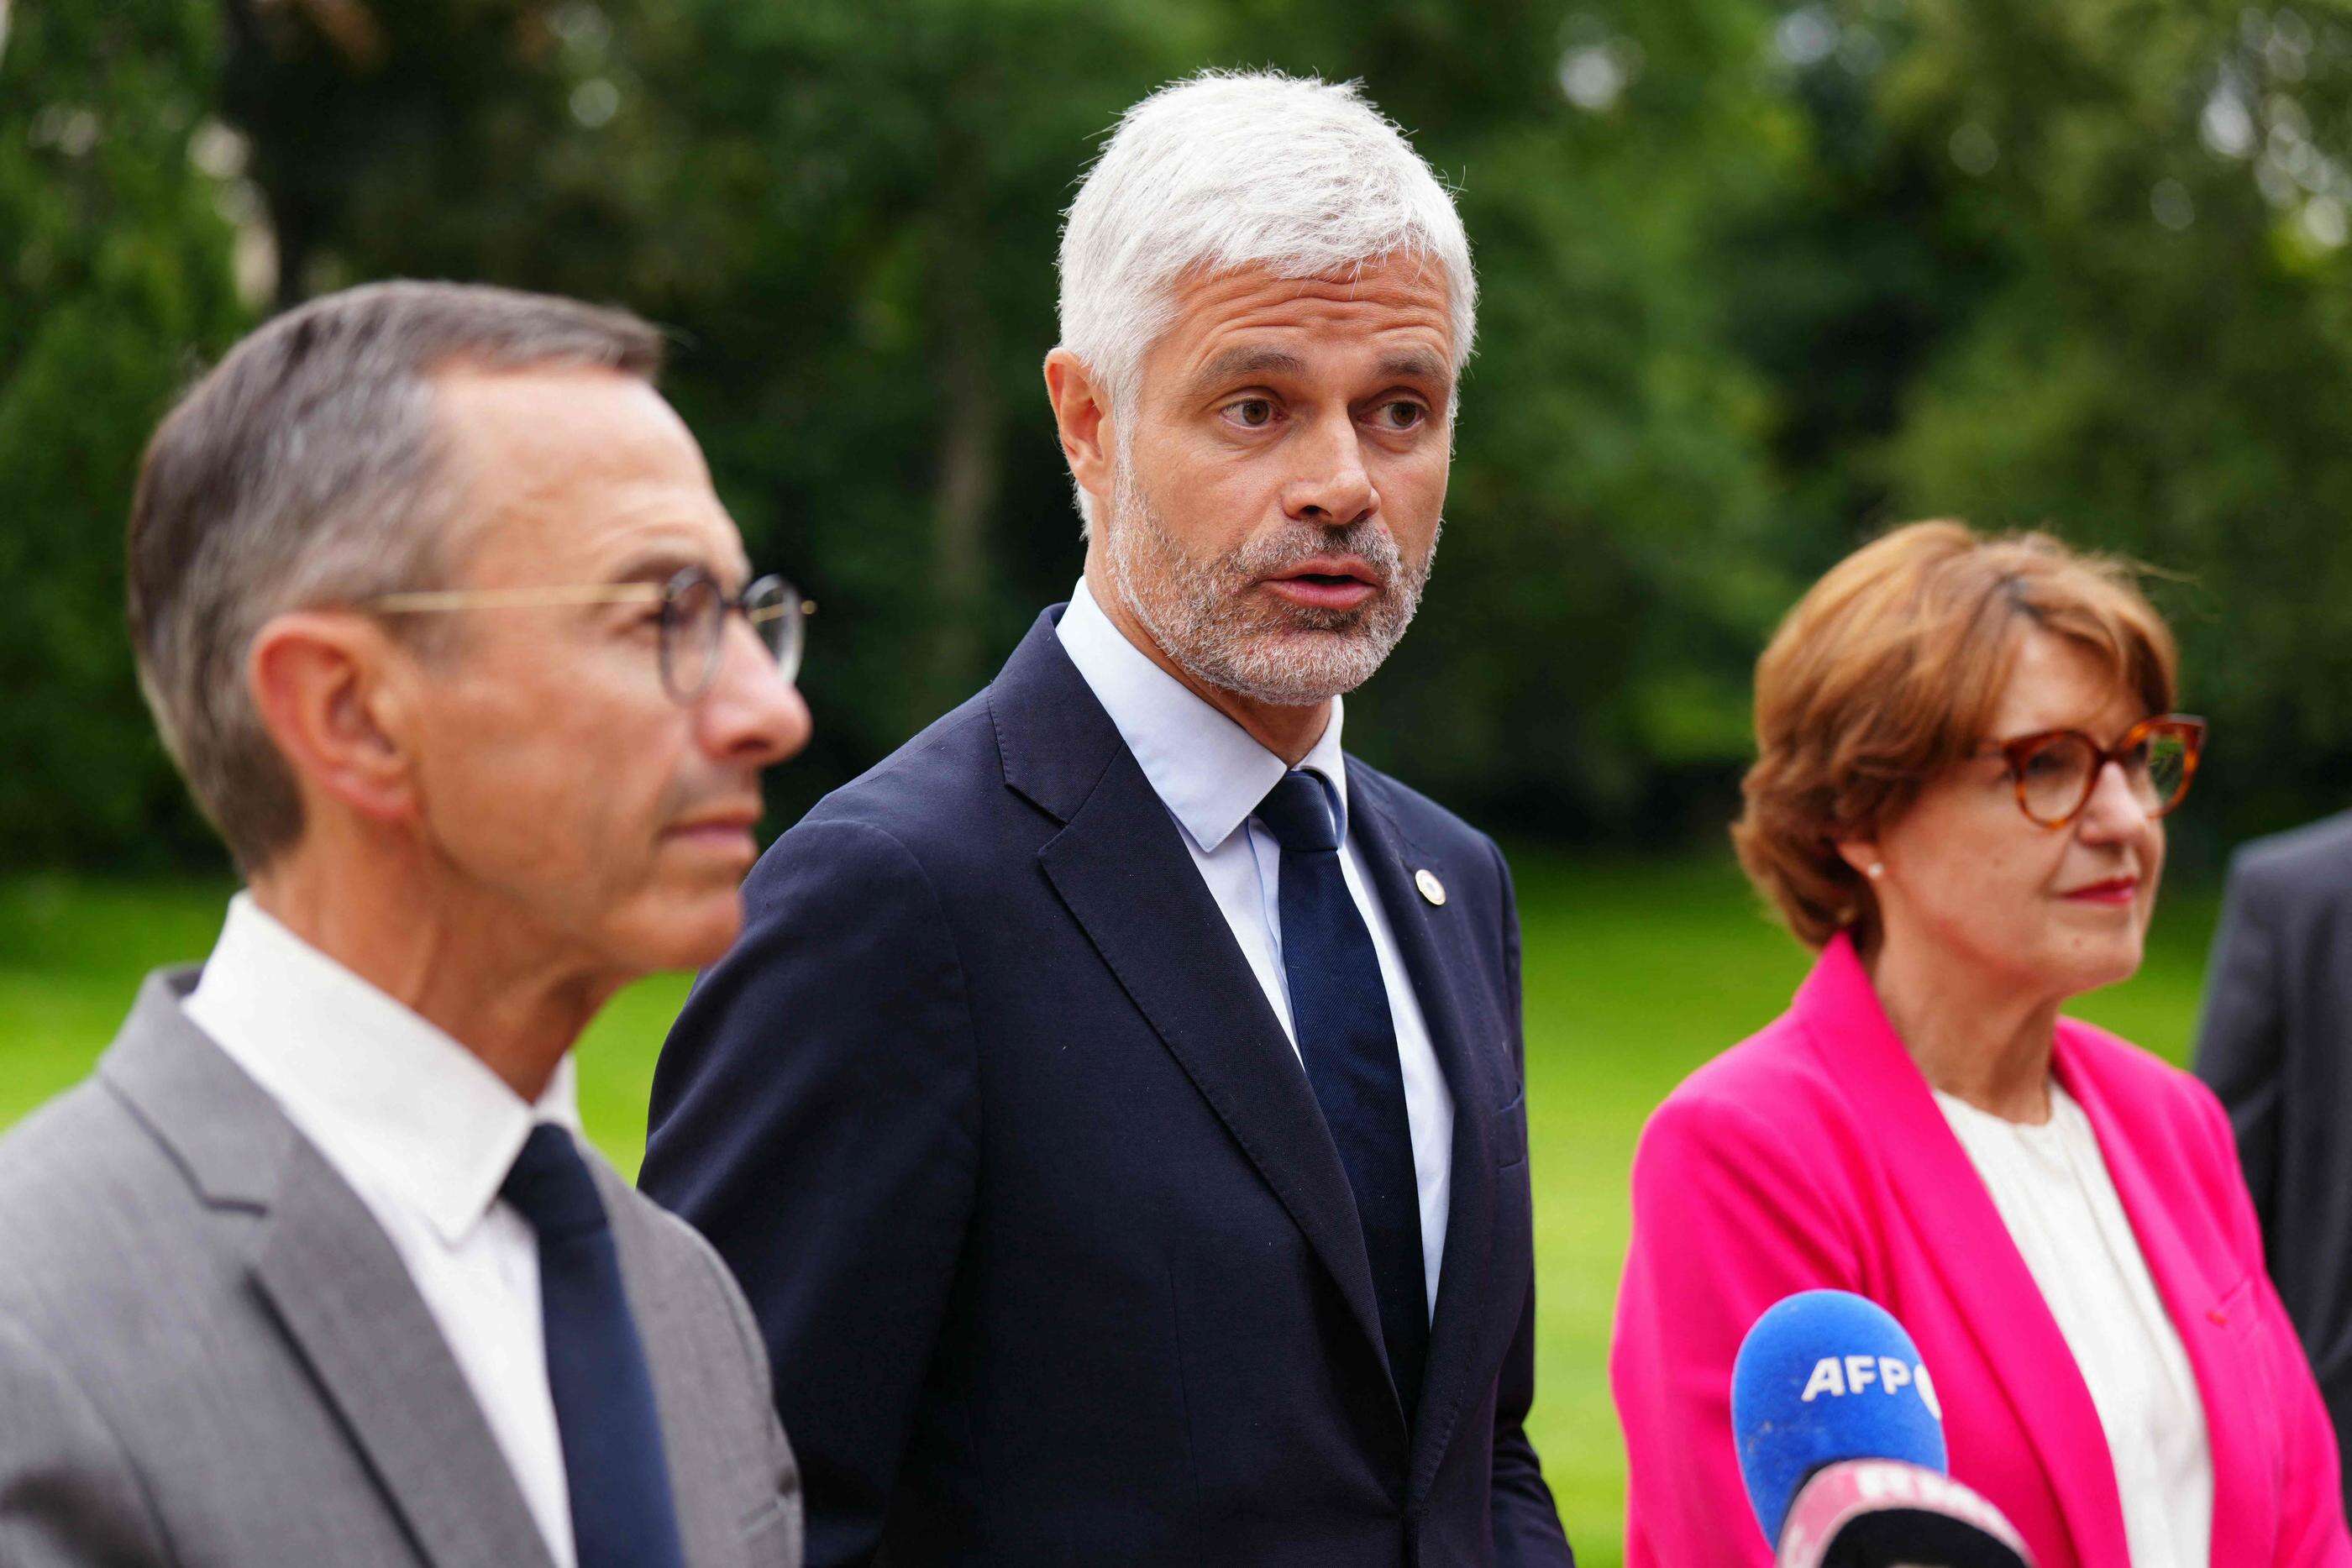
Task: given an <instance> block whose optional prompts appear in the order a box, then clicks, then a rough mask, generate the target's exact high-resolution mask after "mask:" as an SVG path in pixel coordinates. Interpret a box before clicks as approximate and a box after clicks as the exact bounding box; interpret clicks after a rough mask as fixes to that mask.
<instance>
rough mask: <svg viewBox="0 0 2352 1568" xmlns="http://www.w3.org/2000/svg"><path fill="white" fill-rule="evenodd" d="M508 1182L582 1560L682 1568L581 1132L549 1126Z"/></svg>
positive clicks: (649, 1382)
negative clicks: (529, 1267)
mask: <svg viewBox="0 0 2352 1568" xmlns="http://www.w3.org/2000/svg"><path fill="white" fill-rule="evenodd" d="M499 1194H500V1196H501V1197H504V1198H505V1199H506V1200H507V1201H508V1202H509V1203H510V1204H512V1205H514V1207H516V1209H517V1210H519V1211H520V1213H521V1215H522V1217H523V1218H525V1219H528V1220H529V1221H530V1225H531V1228H532V1229H533V1230H535V1231H537V1232H538V1233H539V1312H540V1322H541V1326H542V1327H543V1328H544V1329H545V1330H546V1337H547V1391H548V1392H549V1393H550V1394H551V1395H552V1396H554V1399H555V1427H556V1431H557V1433H558V1435H559V1436H560V1437H562V1441H563V1474H564V1481H565V1485H566V1487H567V1489H568V1490H569V1491H570V1493H571V1497H572V1541H573V1542H574V1545H575V1547H576V1549H577V1551H578V1553H579V1559H580V1568H683V1564H684V1563H685V1562H686V1554H685V1552H683V1551H682V1550H681V1549H680V1547H679V1546H678V1541H677V1510H676V1507H675V1504H674V1502H673V1500H672V1499H671V1497H670V1490H669V1465H668V1462H667V1458H666V1457H665V1455H664V1453H663V1451H662V1432H661V1416H660V1414H659V1412H658V1411H656V1409H655V1407H654V1380H653V1373H652V1371H651V1369H650V1368H648V1367H647V1366H646V1347H645V1345H644V1343H643V1342H641V1341H640V1340H639V1339H638V1338H637V1324H636V1320H635V1318H633V1317H631V1316H630V1315H629V1301H628V1298H627V1296H626V1295H625V1294H624V1293H623V1292H622V1289H621V1259H620V1254H619V1253H618V1252H616V1251H615V1250H614V1247H613V1228H612V1225H611V1223H610V1222H609V1221H608V1220H607V1218H605V1214H604V1198H603V1197H601V1196H600V1195H599V1194H598V1193H597V1191H596V1178H595V1177H594V1176H592V1175H590V1174H589V1170H588V1162H587V1161H585V1160H583V1159H582V1158H581V1157H580V1151H579V1150H578V1149H577V1148H575V1147H574V1146H573V1145H572V1134H569V1133H567V1132H565V1131H564V1130H563V1129H562V1128H561V1127H559V1126H556V1125H555V1124H552V1123H549V1122H541V1123H540V1124H538V1125H536V1126H534V1127H532V1128H531V1130H530V1136H529V1137H528V1138H526V1139H524V1140H523V1145H522V1153H521V1154H520V1155H517V1156H516V1157H515V1163H514V1169H513V1170H511V1171H509V1172H508V1173H507V1179H506V1184H505V1186H502V1187H500V1188H499Z"/></svg>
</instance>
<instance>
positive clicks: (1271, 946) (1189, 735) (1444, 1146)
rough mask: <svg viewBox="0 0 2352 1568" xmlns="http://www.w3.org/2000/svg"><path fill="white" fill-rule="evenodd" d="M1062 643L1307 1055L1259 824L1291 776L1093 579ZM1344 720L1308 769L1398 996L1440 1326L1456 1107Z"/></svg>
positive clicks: (1276, 883)
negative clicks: (1364, 853) (1411, 970)
mask: <svg viewBox="0 0 2352 1568" xmlns="http://www.w3.org/2000/svg"><path fill="white" fill-rule="evenodd" d="M1056 630H1057V631H1058V632H1059V634H1060V636H1061V639H1062V650H1063V652H1065V653H1067V654H1069V656H1070V662H1071V663H1072V664H1076V666H1077V667H1078V674H1079V675H1081V676H1082V677H1084V679H1085V681H1086V683H1087V687H1088V688H1089V689H1090V690H1091V691H1093V693H1094V694H1095V697H1096V700H1097V701H1098V702H1100V703H1101V704H1102V706H1103V708H1104V711H1105V712H1107V713H1108V714H1109V715H1110V721H1111V723H1112V724H1113V725H1114V726H1115V727H1117V728H1118V733H1119V737H1120V738H1121V739H1122V740H1124V741H1126V742H1127V748H1128V750H1129V752H1131V753H1133V754H1134V757H1135V760H1136V763H1137V765H1138V766H1139V767H1140V768H1142V769H1143V776H1144V778H1145V779H1149V780H1150V784H1151V788H1152V789H1153V790H1154V791H1156V792H1157V793H1158V794H1159V796H1160V803H1161V804H1163V805H1165V806H1166V807H1167V808H1168V812H1169V815H1171V817H1173V818H1175V819H1176V826H1177V829H1178V831H1179V834H1180V836H1181V838H1182V839H1183V841H1184V848H1185V849H1186V851H1188V852H1190V853H1191V855H1192V863H1193V864H1194V865H1195V866H1197V867H1199V868H1200V872H1201V878H1202V881H1203V882H1205V883H1208V886H1209V894H1210V896H1211V897H1213V898H1214V899H1215V900H1216V901H1217V908H1218V910H1219V911H1220V912H1222V913H1223V915H1224V917H1225V924H1226V925H1229V926H1231V927H1232V928H1233V933H1234V941H1235V942H1236V943H1238V944H1239V945H1240V946H1241V950H1242V956H1243V957H1244V958H1245V959H1247V960H1248V961H1249V967H1250V971H1251V972H1252V973H1253V974H1255V976H1256V977H1257V981H1258V984H1259V985H1260V986H1262V987H1264V988H1265V999H1266V1001H1267V1002H1268V1003H1269V1004H1271V1005H1272V1007H1273V1009H1274V1015H1275V1017H1276V1018H1277V1019H1280V1020H1281V1022H1282V1030H1283V1033H1284V1034H1286V1035H1287V1036H1288V1037H1289V1039H1290V1048H1291V1051H1292V1053H1293V1054H1294V1055H1295V1054H1296V1053H1297V1050H1298V1031H1297V1029H1296V1028H1294V1027H1293V1026H1292V1024H1291V1021H1290V982H1289V978H1288V976H1287V973H1286V971H1285V969H1284V968H1283V966H1282V918H1281V915H1280V910H1281V905H1280V904H1279V903H1278V902H1277V901H1276V898H1277V894H1278V891H1279V888H1280V884H1281V878H1282V846H1281V845H1280V844H1278V843H1276V842H1275V841H1274V837H1273V835H1272V834H1270V833H1268V832H1267V831H1265V828H1264V827H1263V826H1261V825H1260V824H1259V823H1257V822H1256V821H1254V820H1253V819H1252V818H1251V815H1250V814H1251V813H1252V812H1253V811H1255V810H1257V805H1258V802H1259V801H1261V800H1265V796H1266V791H1268V790H1270V789H1273V788H1274V786H1275V784H1276V782H1277V781H1278V780H1279V779H1281V778H1282V776H1283V774H1284V773H1285V772H1286V771H1287V765H1286V763H1284V761H1283V760H1282V758H1279V757H1276V755H1275V754H1274V753H1273V752H1271V751H1268V750H1267V749H1266V748H1265V747H1263V746H1260V745H1259V744H1258V743H1257V742H1256V741H1255V739H1253V738H1251V737H1250V735H1249V732H1248V731H1246V730H1244V729H1243V728H1242V727H1241V726H1240V725H1238V724H1235V723H1234V721H1233V720H1232V719H1230V718H1227V717H1226V716H1224V715H1223V714H1222V713H1219V712H1218V711H1217V710H1216V709H1215V708H1213V707H1212V706H1209V704H1208V703H1206V702H1204V701H1202V699H1201V697H1200V696H1198V695H1195V694H1194V693H1193V691H1192V689H1191V688H1190V687H1188V686H1186V685H1184V683H1183V682H1181V681H1180V680H1178V679H1177V678H1176V677H1175V676H1173V675H1171V674H1169V673H1168V672H1167V671H1166V670H1163V669H1161V668H1160V666H1159V665H1158V664H1154V663H1153V662H1152V661H1151V659H1150V656H1149V655H1147V654H1146V653H1143V651H1142V650H1141V649H1139V648H1138V647H1136V646H1135V644H1134V643H1130V642H1129V641H1128V640H1127V635H1126V633H1124V632H1121V631H1120V630H1119V629H1118V627H1117V626H1116V625H1114V624H1112V622H1111V620H1110V617H1109V616H1108V615H1106V614H1104V613H1103V610H1102V606H1101V605H1099V604H1097V603H1096V602H1095V597H1094V594H1093V592H1092V591H1090V590H1089V589H1088V588H1087V584H1086V581H1085V580H1084V579H1081V580H1079V582H1078V586H1077V588H1076V590H1075V591H1073V592H1072V593H1071V595H1070V607H1069V608H1068V609H1067V610H1066V611H1064V612H1062V621H1061V624H1060V626H1059V627H1058V628H1057V629H1056ZM1340 718H1341V703H1340V699H1339V698H1336V697H1335V698H1333V699H1332V702H1331V722H1330V724H1329V726H1328V727H1326V728H1325V730H1324V731H1323V736H1322V738H1321V739H1319V740H1318V741H1317V742H1316V743H1315V748H1314V749H1313V750H1312V751H1309V752H1308V753H1307V756H1306V757H1305V758H1303V759H1302V760H1301V761H1300V762H1299V764H1298V766H1299V767H1301V768H1307V769H1308V770H1310V771H1312V772H1314V773H1316V774H1318V775H1319V776H1320V777H1321V778H1322V779H1323V781H1324V784H1325V786H1326V788H1327V789H1328V791H1329V793H1330V795H1331V797H1332V803H1333V805H1334V807H1335V809H1336V810H1338V812H1339V829H1340V840H1339V871H1340V874H1341V875H1342V876H1343V877H1344V878H1345V879H1346V880H1347V883H1348V893H1349V896H1350V897H1352V898H1353V899H1354V900H1355V901H1356V908H1357V910H1358V911H1359V912H1360V913H1361V914H1362V915H1363V917H1364V925H1365V926H1366V927H1367V928H1368V929H1369V930H1370V932H1371V936H1372V951H1373V952H1374V953H1375V954H1377V955H1378V956H1379V958H1380V965H1381V983H1382V984H1383V986H1385V987H1386V988H1387V990H1388V996H1389V1017H1390V1018H1391V1020H1393V1021H1394V1023H1395V1025H1396V1040H1397V1062H1398V1065H1399V1066H1400V1067H1401V1068H1402V1070H1403V1073H1404V1109H1405V1117H1406V1120H1407V1121H1408V1122H1409V1123H1411V1124H1412V1164H1413V1174H1414V1176H1415V1177H1416V1179H1417V1180H1418V1182H1419V1185H1420V1187H1421V1253H1422V1266H1423V1274H1424V1282H1425V1284H1426V1286H1427V1288H1428V1302H1429V1308H1430V1311H1431V1312H1433V1313H1434V1312H1435V1311H1436V1310H1437V1277H1438V1270H1439V1266H1440V1264H1441V1263H1442V1261H1443V1260H1444V1257H1445V1218H1446V1201H1447V1198H1448V1197H1449V1196H1450V1194H1451V1193H1452V1190H1453V1176H1454V1094H1453V1091H1452V1090H1450V1089H1448V1088H1447V1087H1446V1083H1445V1074H1444V1072H1442V1071H1439V1069H1438V1065H1437V1055H1436V1052H1435V1051H1433V1050H1432V1049H1431V1047H1430V1042H1429V1025H1428V1023H1427V1021H1426V1020H1424V1019H1423V1017H1422V1014H1421V1003H1420V1001H1419V999H1418V998H1415V997H1414V995H1413V992H1412V978H1411V977H1409V976H1407V974H1406V973H1405V967H1404V960H1403V958H1402V956H1401V955H1400V954H1399V953H1398V951H1397V945H1396V936H1395V933H1394V932H1392V931H1391V929H1390V928H1389V917H1388V912H1387V911H1386V910H1384V909H1383V908H1381V901H1380V898H1379V896H1378V895H1377V894H1374V893H1373V892H1372V890H1371V885H1370V883H1369V882H1367V881H1366V880H1365V876H1364V868H1363V866H1362V865H1361V864H1360V861H1359V854H1358V851H1357V848H1356V835H1355V831H1354V828H1353V825H1352V824H1351V822H1350V821H1349V815H1348V769H1347V764H1346V762H1345V760H1344V758H1342V757H1341V754H1340V751H1339V725H1340ZM1300 1071H1305V1068H1304V1067H1303V1066H1302V1067H1301V1069H1300Z"/></svg>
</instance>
